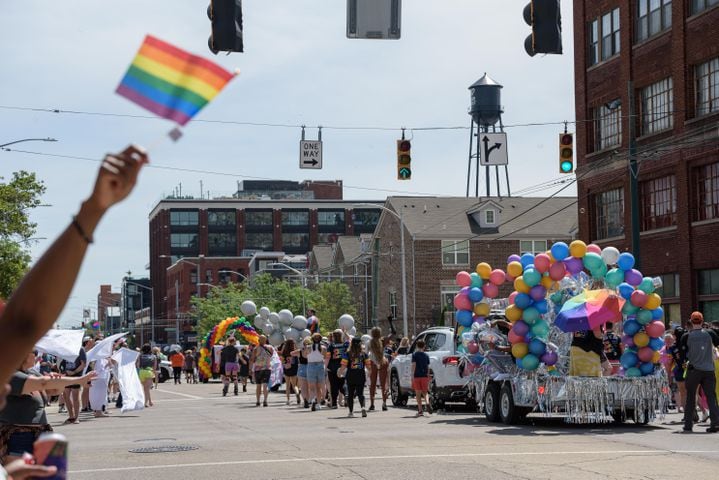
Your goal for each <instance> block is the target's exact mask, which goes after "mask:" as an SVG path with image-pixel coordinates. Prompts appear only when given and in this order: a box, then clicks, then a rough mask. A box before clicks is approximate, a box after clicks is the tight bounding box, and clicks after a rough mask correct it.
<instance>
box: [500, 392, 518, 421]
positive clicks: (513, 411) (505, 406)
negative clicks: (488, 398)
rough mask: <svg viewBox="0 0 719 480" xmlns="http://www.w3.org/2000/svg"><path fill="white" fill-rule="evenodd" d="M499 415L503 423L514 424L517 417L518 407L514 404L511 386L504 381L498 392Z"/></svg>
mask: <svg viewBox="0 0 719 480" xmlns="http://www.w3.org/2000/svg"><path fill="white" fill-rule="evenodd" d="M499 416H500V418H501V419H502V423H504V424H505V425H514V424H515V423H517V419H518V417H519V408H518V407H517V406H516V405H515V404H514V397H513V396H512V386H511V385H510V384H509V383H505V384H504V385H503V386H502V390H501V391H500V392H499Z"/></svg>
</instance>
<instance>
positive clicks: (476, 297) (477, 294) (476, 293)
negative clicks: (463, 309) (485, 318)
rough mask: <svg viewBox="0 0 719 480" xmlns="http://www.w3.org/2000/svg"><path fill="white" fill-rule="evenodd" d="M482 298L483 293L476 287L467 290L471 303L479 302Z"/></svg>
mask: <svg viewBox="0 0 719 480" xmlns="http://www.w3.org/2000/svg"><path fill="white" fill-rule="evenodd" d="M482 298H484V293H482V289H481V288H478V287H472V288H470V289H469V299H470V300H472V301H473V302H475V303H477V302H481V301H482Z"/></svg>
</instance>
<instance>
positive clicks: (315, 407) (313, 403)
mask: <svg viewBox="0 0 719 480" xmlns="http://www.w3.org/2000/svg"><path fill="white" fill-rule="evenodd" d="M316 410H317V402H312V411H313V412H314V411H316Z"/></svg>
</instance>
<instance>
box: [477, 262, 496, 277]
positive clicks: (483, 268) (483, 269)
mask: <svg viewBox="0 0 719 480" xmlns="http://www.w3.org/2000/svg"><path fill="white" fill-rule="evenodd" d="M476 271H477V273H478V274H479V276H480V277H482V280H489V275H490V274H491V273H492V267H490V266H489V264H488V263H485V262H482V263H480V264H479V265H477V270H476Z"/></svg>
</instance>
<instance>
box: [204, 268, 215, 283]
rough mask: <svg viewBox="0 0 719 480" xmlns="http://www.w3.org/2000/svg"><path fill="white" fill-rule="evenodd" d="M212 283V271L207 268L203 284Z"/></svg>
mask: <svg viewBox="0 0 719 480" xmlns="http://www.w3.org/2000/svg"><path fill="white" fill-rule="evenodd" d="M213 281H214V277H213V275H212V269H211V268H208V269H207V270H205V283H210V284H211V283H212V282H213Z"/></svg>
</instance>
